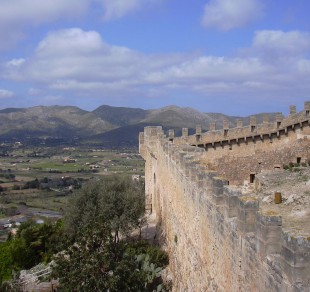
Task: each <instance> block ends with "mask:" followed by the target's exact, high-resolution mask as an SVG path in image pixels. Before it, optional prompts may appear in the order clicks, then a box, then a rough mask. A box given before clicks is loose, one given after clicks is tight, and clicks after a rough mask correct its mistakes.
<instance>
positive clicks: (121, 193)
mask: <svg viewBox="0 0 310 292" xmlns="http://www.w3.org/2000/svg"><path fill="white" fill-rule="evenodd" d="M143 213H144V190H143V185H142V184H141V183H138V182H134V181H132V180H130V179H129V178H122V177H106V178H105V179H104V180H103V181H91V182H90V183H88V184H87V185H85V186H84V187H83V188H82V189H81V191H80V192H79V194H78V195H77V196H75V197H74V198H73V199H72V201H71V202H70V203H69V208H68V209H67V211H66V215H65V226H66V230H67V231H68V234H70V235H71V236H72V238H73V239H74V238H75V237H76V235H77V233H78V232H79V230H81V229H83V228H84V227H86V226H88V225H92V224H94V223H96V222H108V224H109V225H110V228H111V230H112V231H113V234H114V240H115V241H118V240H119V235H120V233H121V234H122V235H123V236H125V235H128V234H129V233H130V232H131V230H132V229H133V228H135V227H137V226H139V219H140V218H141V216H142V215H143Z"/></svg>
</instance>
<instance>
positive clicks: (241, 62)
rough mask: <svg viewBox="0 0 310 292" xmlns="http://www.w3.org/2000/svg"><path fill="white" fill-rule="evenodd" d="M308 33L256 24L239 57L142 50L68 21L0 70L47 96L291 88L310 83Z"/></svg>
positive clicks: (304, 87)
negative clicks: (271, 55)
mask: <svg viewBox="0 0 310 292" xmlns="http://www.w3.org/2000/svg"><path fill="white" fill-rule="evenodd" d="M307 37H308V36H307V34H304V33H302V32H276V33H275V32H274V31H262V32H257V33H256V35H255V36H254V39H253V44H252V47H251V48H248V49H247V50H248V52H247V54H244V55H243V56H239V57H222V56H203V55H196V54H195V55H193V54H167V55H147V54H143V53H141V52H137V51H134V50H131V49H129V48H126V47H120V46H114V45H111V44H108V43H106V42H105V41H104V40H103V39H102V37H101V36H100V34H99V33H98V32H96V31H83V30H82V29H79V28H72V29H66V30H59V31H55V32H51V33H49V34H48V35H47V36H46V37H45V38H44V39H43V40H42V41H41V42H40V43H39V44H38V46H37V49H36V51H35V52H34V54H33V56H32V57H31V58H29V59H26V60H24V59H20V60H22V61H18V60H17V59H13V60H11V61H9V62H6V66H4V67H3V68H4V69H3V74H2V75H3V76H4V77H3V78H5V79H10V80H21V81H23V82H31V83H32V84H36V86H37V87H38V88H40V89H41V90H42V92H44V94H45V95H48V94H50V95H52V96H65V95H66V94H68V95H70V96H72V97H73V96H79V97H80V96H84V97H85V96H92V97H102V96H103V95H104V96H111V97H114V98H115V97H126V98H128V97H135V96H154V93H160V94H161V95H163V94H166V95H167V96H169V95H172V94H173V93H174V92H176V91H178V90H180V91H181V92H184V91H186V92H193V93H199V94H202V95H211V96H216V95H224V94H226V95H228V94H229V95H239V94H240V96H242V95H244V96H249V95H250V96H256V95H261V94H271V93H277V94H279V95H280V96H288V95H292V94H293V95H295V94H296V92H309V90H310V74H309V72H310V60H309V59H307V53H309V48H308V42H307ZM292 43H296V44H297V45H298V48H294V46H293V45H292ZM279 44H280V45H279ZM270 50H273V51H274V52H279V54H281V56H283V57H282V59H281V62H276V63H275V62H270V61H268V60H267V59H266V57H265V54H266V52H269V51H270ZM291 55H292V56H293V57H290V56H291ZM285 56H287V58H285ZM7 64H11V66H7ZM13 64H15V65H13ZM294 91H295V92H294ZM32 92H35V91H32ZM49 92H50V93H49ZM30 93H31V92H30V91H29V94H30ZM40 95H41V96H42V94H40Z"/></svg>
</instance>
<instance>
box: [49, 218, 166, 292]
mask: <svg viewBox="0 0 310 292" xmlns="http://www.w3.org/2000/svg"><path fill="white" fill-rule="evenodd" d="M111 232H112V230H111V228H110V225H109V224H102V223H100V224H99V223H95V224H93V225H92V226H90V225H89V226H87V227H85V228H84V229H83V232H82V233H80V234H79V235H78V237H77V240H76V242H75V244H73V245H72V246H70V247H69V248H68V249H67V250H66V251H63V252H61V253H59V254H57V256H55V260H54V262H55V264H54V266H53V277H54V278H59V281H60V291H111V292H116V291H154V290H155V291H156V290H157V291H163V290H161V289H162V288H161V287H162V284H161V278H160V274H161V271H162V269H163V268H164V267H165V266H166V264H167V260H165V261H162V260H157V262H156V261H155V262H153V260H152V259H153V258H156V256H155V255H156V254H157V255H158V254H162V253H163V252H162V251H159V249H156V248H154V247H150V246H149V245H148V244H147V243H146V242H141V243H140V242H139V243H127V242H126V241H119V242H115V241H114V238H113V236H112V233H111ZM144 250H148V251H152V252H151V253H150V254H148V253H140V252H141V251H144ZM155 250H157V251H155ZM165 257H166V259H167V255H165ZM159 262H165V263H162V264H159Z"/></svg>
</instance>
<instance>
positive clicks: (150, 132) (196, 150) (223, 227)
mask: <svg viewBox="0 0 310 292" xmlns="http://www.w3.org/2000/svg"><path fill="white" fill-rule="evenodd" d="M304 114H306V113H303V114H302V116H304ZM298 118H299V116H298ZM308 121H309V118H308ZM293 122H295V121H294V120H293ZM302 123H303V124H302V128H303V130H302V131H303V133H302V135H303V136H302V137H301V139H297V140H294V139H293V138H292V139H289V142H288V143H283V145H284V144H285V145H286V147H289V145H290V144H291V143H297V142H300V141H302V142H301V144H302V145H303V146H301V147H302V148H303V151H304V149H306V148H304V147H306V146H307V145H308V146H309V140H307V139H308V137H307V134H306V133H308V132H307V131H308V128H309V122H308V123H305V122H304V120H303V118H302ZM288 124H289V123H288ZM292 133H293V132H292ZM305 135H306V136H305ZM285 137H287V136H283V138H285ZM183 138H184V137H183ZM180 139H181V138H180ZM169 140H170V141H169ZM173 140H174V141H173V142H171V137H168V138H166V136H165V135H164V134H163V131H162V129H161V127H146V128H145V131H144V133H140V153H141V155H142V156H143V158H144V159H145V161H146V163H145V173H146V200H147V204H149V205H151V206H152V212H153V213H155V214H156V218H157V221H158V226H159V229H160V230H161V238H162V239H163V241H164V243H165V245H166V247H167V250H168V252H169V255H170V270H171V273H172V275H173V283H174V288H173V289H174V291H309V289H310V238H309V237H308V238H303V237H293V236H291V235H290V234H288V233H286V232H285V231H283V229H282V220H281V217H279V216H277V215H276V214H264V213H263V211H261V210H260V209H259V203H258V201H255V200H253V198H250V197H246V196H243V195H242V194H241V192H240V191H239V190H238V189H237V188H235V187H233V186H231V185H227V184H228V182H227V180H226V179H222V178H220V177H219V173H218V172H216V171H212V170H210V168H208V166H206V163H205V162H206V152H208V151H206V150H205V149H206V148H205V147H201V148H200V147H197V143H196V144H195V145H196V146H191V145H189V144H191V143H188V141H186V142H185V143H180V142H176V140H175V138H174V139H173ZM183 140H185V139H183ZM299 140H300V141H299ZM294 141H295V142H294ZM215 142H216V141H215ZM291 145H295V144H291ZM289 148H290V147H289ZM294 148H295V146H292V147H291V148H290V149H294ZM219 149H221V148H219ZM283 149H285V148H283ZM220 151H222V150H220ZM229 151H230V152H231V151H233V150H229ZM273 151H276V148H275V149H273ZM283 151H284V150H283ZM293 152H294V151H293ZM256 153H257V151H256V152H255V153H254V154H253V155H252V157H253V159H254V157H255V154H256ZM283 153H284V152H283ZM304 153H306V154H307V155H309V152H308V153H307V151H305V152H304ZM294 155H296V153H295V152H294V153H293V154H292V157H293V156H294ZM290 157H291V156H290ZM298 157H299V156H298ZM307 157H308V156H307ZM219 159H220V158H219ZM234 159H237V160H236V161H238V157H236V158H234ZM255 159H256V158H255ZM289 159H290V158H289ZM225 163H227V161H225Z"/></svg>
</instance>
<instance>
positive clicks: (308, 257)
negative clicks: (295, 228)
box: [281, 233, 310, 285]
mask: <svg viewBox="0 0 310 292" xmlns="http://www.w3.org/2000/svg"><path fill="white" fill-rule="evenodd" d="M282 243H283V245H282V250H281V256H282V259H283V270H284V272H285V274H286V276H287V277H288V279H289V281H290V282H291V283H292V284H296V283H308V285H309V283H310V238H309V237H308V238H303V237H293V236H290V235H289V234H287V233H282Z"/></svg>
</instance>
